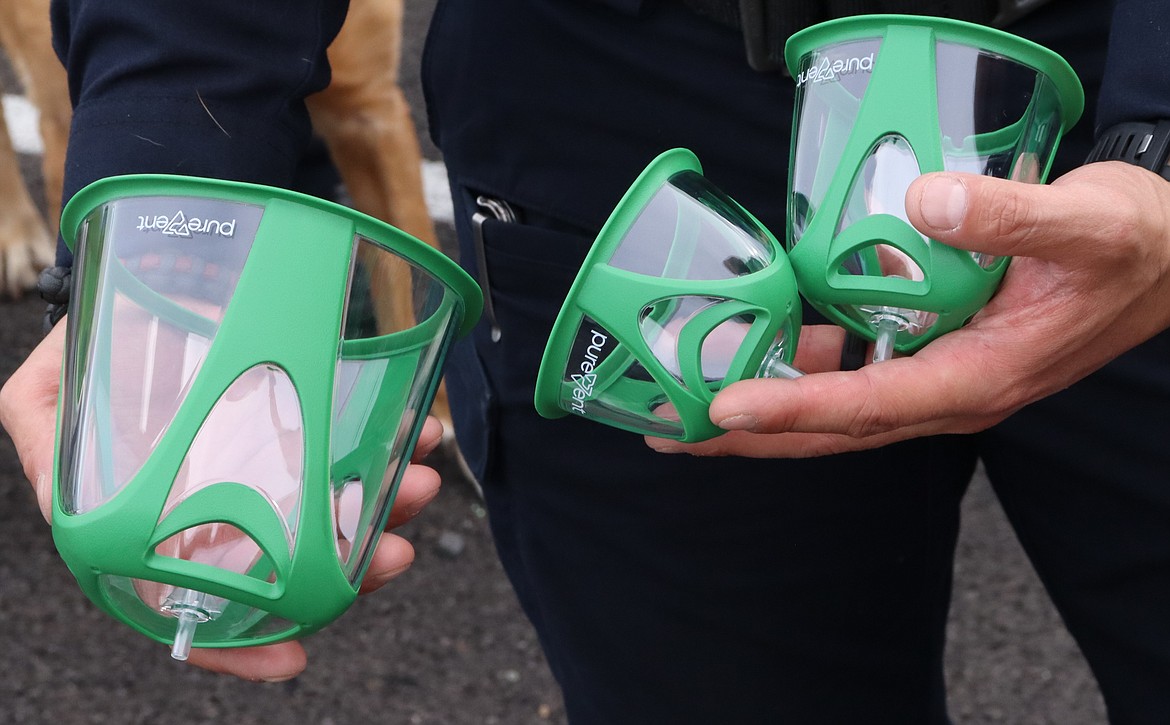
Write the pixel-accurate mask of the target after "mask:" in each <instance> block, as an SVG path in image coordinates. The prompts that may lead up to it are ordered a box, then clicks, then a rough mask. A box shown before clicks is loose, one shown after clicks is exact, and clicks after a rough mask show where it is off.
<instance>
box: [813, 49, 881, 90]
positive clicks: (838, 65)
mask: <svg viewBox="0 0 1170 725" xmlns="http://www.w3.org/2000/svg"><path fill="white" fill-rule="evenodd" d="M871 72H873V53H870V54H869V55H866V56H854V57H852V58H837V59H832V58H829V57H828V56H825V57H823V58H821V59H820V60H819V61H817V63H815V64H814V65H810V66H809V67H808V68H806V69H805V70H803V71H801V72H800V73H798V74H797V76H796V85H797V87H800V86H803V85H804V84H805V83H828V82H830V81H835V80H839V79H840V78H841V76H847V75H852V74H854V73H871Z"/></svg>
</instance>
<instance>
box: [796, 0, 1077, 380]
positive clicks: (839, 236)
mask: <svg viewBox="0 0 1170 725" xmlns="http://www.w3.org/2000/svg"><path fill="white" fill-rule="evenodd" d="M785 58H786V60H787V63H788V68H789V70H790V72H791V74H792V77H793V79H794V80H795V82H796V113H795V121H794V132H793V147H792V154H791V166H790V178H789V189H790V195H789V210H788V212H789V215H788V230H787V247H788V250H789V258H790V259H791V262H792V266H793V269H794V270H795V272H796V277H797V281H798V283H799V286H800V291H801V294H803V295H804V297H805V298H806V299H807V300H808V301H809V302H810V303H811V304H812V305H813V306H815V307H816V308H817V309H818V310H819V311H820V312H821V313H823V314H824V315H825V316H826V317H828V318H829V319H831V320H833V321H834V322H836V323H837V324H839V325H841V326H843V327H845V328H847V329H848V330H851V331H852V332H854V333H856V334H859V335H861V336H862V337H865V338H868V339H870V340H873V341H875V343H876V344H875V353H874V359H875V361H878V360H884V359H887V358H889V357H890V356H892V354H893V351H894V350H898V351H900V352H904V353H911V352H913V351H915V350H917V349H919V348H921V347H922V346H923V345H925V344H926V343H928V342H929V341H930V340H933V339H934V338H936V337H938V336H939V335H942V334H945V333H946V332H949V331H951V330H954V329H956V328H958V327H960V326H962V325H963V324H965V323H966V321H967V320H968V319H969V318H970V317H971V316H972V315H974V314H975V313H976V312H978V311H979V309H981V308H982V307H983V305H984V304H986V302H987V300H988V299H990V298H991V296H992V294H993V293H994V292H995V290H996V288H997V287H998V285H999V282H1000V279H1001V278H1002V276H1003V274H1004V271H1005V269H1006V267H1007V264H1008V259H1007V258H996V257H993V256H990V255H986V254H979V253H971V252H967V251H963V250H959V249H955V248H953V247H948V246H946V245H944V244H941V243H938V242H935V241H933V240H931V239H929V238H927V237H926V236H924V235H923V234H921V233H919V232H918V231H917V230H915V229H914V227H912V226H911V225H910V222H909V220H908V218H907V215H906V207H905V196H906V190H907V188H908V187H909V185H910V183H911V182H912V181H913V180H914V179H915V178H917V177H918V176H919V175H920V174H924V173H927V172H932V171H956V172H968V173H974V174H982V175H987V176H995V177H999V178H1004V179H1012V180H1015V181H1023V182H1028V183H1042V182H1043V181H1044V180H1045V178H1046V177H1047V174H1048V171H1049V168H1050V166H1051V164H1052V160H1053V157H1054V155H1055V152H1056V147H1057V143H1058V141H1059V140H1060V137H1061V136H1062V135H1063V134H1064V132H1065V131H1067V130H1068V129H1069V128H1070V127H1071V126H1072V125H1073V124H1074V123H1075V122H1076V121H1077V119H1078V118H1079V117H1080V115H1081V111H1082V108H1083V105H1084V95H1083V92H1082V90H1081V86H1080V82H1079V81H1078V80H1077V77H1076V75H1075V73H1074V72H1073V70H1072V69H1071V68H1070V67H1069V65H1068V63H1066V62H1065V61H1064V60H1063V59H1062V58H1061V57H1060V56H1058V55H1057V54H1055V53H1053V52H1051V51H1049V50H1047V49H1045V48H1043V47H1041V46H1038V45H1036V44H1035V43H1032V42H1030V41H1027V40H1024V39H1022V38H1018V37H1015V36H1013V35H1010V34H1008V33H1004V32H1001V31H998V30H994V29H991V28H986V27H983V26H979V25H972V24H969V23H964V22H960V21H955V20H948V19H945V18H933V17H931V18H927V17H916V16H900V15H875V16H857V17H850V18H844V19H841V20H833V21H829V22H826V23H822V24H819V25H816V26H813V27H810V28H807V29H805V30H802V31H800V32H799V33H796V34H795V35H793V36H792V37H791V38H790V39H789V40H788V43H787V45H786V46H785Z"/></svg>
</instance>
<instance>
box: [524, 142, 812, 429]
mask: <svg viewBox="0 0 1170 725" xmlns="http://www.w3.org/2000/svg"><path fill="white" fill-rule="evenodd" d="M799 331H800V298H799V296H798V295H797V292H796V280H795V277H794V276H793V274H792V269H791V268H790V267H789V265H788V260H787V258H786V256H785V254H784V250H783V247H781V245H780V243H779V242H778V241H777V240H776V238H775V237H774V236H772V234H771V233H770V232H769V231H768V230H767V229H765V228H764V226H763V225H762V224H760V223H759V221H757V220H756V219H755V218H754V217H753V216H752V215H751V214H749V213H748V212H747V211H746V210H744V209H743V208H742V207H741V206H740V205H739V204H737V203H736V202H735V201H733V200H732V199H731V198H729V197H728V196H727V195H725V194H724V193H722V192H721V191H720V190H719V189H718V188H717V187H716V186H715V185H713V184H712V183H711V182H710V181H709V180H708V179H707V178H706V177H705V176H703V173H702V167H701V166H700V164H699V161H698V159H697V158H696V157H695V155H694V154H693V153H691V152H690V151H687V150H685V149H673V150H670V151H667V152H665V153H663V154H661V155H660V156H659V157H658V158H656V159H654V160H653V161H652V162H651V163H650V164H649V166H647V167H646V169H645V170H644V171H643V172H642V173H641V175H639V176H638V178H637V179H636V180H635V181H634V183H633V185H632V186H631V187H630V189H629V190H628V191H627V192H626V194H625V195H624V196H623V197H622V199H621V201H620V202H619V203H618V205H617V207H616V208H615V209H614V211H613V213H612V214H611V215H610V217H609V219H608V221H606V223H605V225H604V226H603V227H602V229H601V232H600V233H599V234H598V236H597V239H596V241H595V242H594V244H593V247H592V248H591V249H590V251H589V254H588V255H587V256H586V258H585V261H584V263H583V264H582V267H581V270H580V272H579V273H578V275H577V278H576V280H574V282H573V286H572V287H571V288H570V291H569V294H568V296H567V298H566V300H565V303H564V305H563V307H562V308H561V311H560V314H559V315H558V316H557V320H556V323H555V324H554V326H553V331H552V334H551V335H550V338H549V342H548V345H547V347H546V348H545V353H544V358H543V360H542V361H541V366H540V373H539V376H538V378H537V383H536V400H535V402H536V409H537V411H538V412H539V413H540V414H541V415H543V416H545V417H546V418H559V417H563V416H566V415H570V414H574V415H580V416H583V417H585V418H588V419H590V420H596V421H599V422H601V423H605V424H607V425H611V426H615V427H617V428H621V429H624V430H629V431H633V432H637V433H642V434H644V435H654V436H661V437H667V438H676V439H679V440H683V441H699V440H705V439H708V438H713V437H715V436H717V435H720V434H721V433H723V431H722V430H721V429H720V428H718V427H717V426H716V425H715V424H713V423H712V422H711V421H710V419H709V418H708V415H707V410H708V408H709V407H710V405H711V401H712V400H713V399H714V396H715V394H716V393H717V392H718V391H719V390H720V389H721V388H722V387H723V386H724V385H726V384H729V383H732V382H735V381H737V380H741V379H744V378H750V377H795V376H798V375H800V372H799V371H797V370H796V369H795V368H793V367H792V366H791V364H790V363H791V362H792V357H793V355H794V353H795V351H796V342H797V336H798V335H799Z"/></svg>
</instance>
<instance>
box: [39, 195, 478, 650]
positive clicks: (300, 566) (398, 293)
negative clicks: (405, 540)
mask: <svg viewBox="0 0 1170 725" xmlns="http://www.w3.org/2000/svg"><path fill="white" fill-rule="evenodd" d="M61 228H62V232H63V233H64V236H65V238H66V239H69V240H71V241H72V246H73V248H74V250H75V252H76V262H75V271H74V275H73V290H72V300H73V302H72V306H71V310H70V314H69V316H68V330H67V339H68V341H67V345H66V350H65V360H64V366H63V374H62V393H61V400H60V410H59V424H58V447H57V461H56V467H55V475H54V496H53V535H54V538H55V541H56V544H57V547H58V549H59V550H60V552H61V556H62V557H63V558H64V560H65V562H66V564H68V566H69V568H70V570H71V571H72V572H73V574H74V576H75V577H76V578H77V581H78V582H79V584H80V585H81V588H82V589H83V590H84V592H85V593H86V595H87V596H88V597H89V598H90V599H91V600H93V601H94V602H95V603H96V604H97V605H98V606H99V607H101V608H102V609H103V610H105V611H106V612H108V613H109V614H111V615H113V616H114V617H115V618H117V619H119V620H121V621H123V622H125V623H126V624H128V625H130V626H131V627H133V628H134V629H136V630H138V631H140V632H142V633H144V634H146V635H147V636H149V637H151V638H153V639H155V640H158V641H160V642H164V643H167V644H170V645H172V655H173V656H174V657H175V658H176V659H185V658H186V657H187V653H188V652H189V650H190V648H191V647H192V646H195V647H237V646H245V645H257V644H266V643H271V642H277V641H282V640H285V639H290V638H293V637H297V636H302V635H305V634H308V633H310V632H312V631H315V630H317V629H319V628H321V627H323V626H325V625H326V624H328V623H329V622H330V621H332V620H333V619H335V618H336V617H338V616H340V615H341V613H342V612H344V611H345V609H346V608H347V607H348V606H349V605H350V603H351V602H352V601H353V599H354V597H355V596H356V593H357V589H358V586H359V584H360V582H361V579H362V577H363V575H364V574H365V570H366V568H367V566H368V564H369V562H370V558H371V554H372V552H373V547H374V544H376V542H377V539H378V533H379V532H380V531H381V530H382V528H383V527H384V525H385V522H386V519H387V517H388V515H389V511H390V506H391V504H392V502H393V500H394V494H395V491H396V488H397V486H398V482H399V480H400V479H401V476H402V474H403V471H404V470H405V468H406V464H407V462H408V461H409V459H410V454H411V451H412V450H413V448H414V445H415V443H416V441H417V439H418V436H419V433H420V431H421V429H422V425H423V421H424V419H425V413H426V411H427V410H428V408H429V406H430V403H431V400H432V398H433V396H434V392H435V389H436V387H437V386H438V383H439V368H440V365H441V363H442V361H443V359H444V357H445V355H446V353H447V350H448V348H449V346H450V344H451V342H452V340H453V339H454V338H455V337H456V336H457V335H459V334H462V333H465V332H466V331H467V330H468V329H469V328H470V327H471V325H473V324H474V322H475V321H476V319H477V318H478V316H479V312H480V308H481V305H482V298H481V296H480V293H479V290H478V288H477V287H476V285H475V283H474V282H472V280H471V279H470V278H469V277H468V276H467V275H466V274H465V273H463V272H462V270H460V269H459V268H458V267H457V266H456V265H455V264H454V263H453V262H452V261H451V260H449V259H448V258H446V257H445V256H443V255H442V254H441V253H440V252H438V251H437V250H435V249H433V248H431V247H429V246H427V245H426V244H424V243H422V242H420V241H418V240H416V239H414V238H413V237H410V236H409V235H407V234H405V233H403V232H401V231H399V230H398V229H395V228H393V227H391V226H389V225H387V224H384V223H382V222H379V221H377V220H375V219H373V218H370V217H367V216H365V215H362V214H359V213H357V212H354V211H353V210H350V209H347V208H345V207H342V206H339V205H336V204H332V203H330V202H326V201H322V200H319V199H314V198H312V197H308V196H304V195H301V194H296V193H293V192H289V191H284V190H280V189H273V188H267V187H262V186H256V185H250V184H242V183H233V182H225V181H216V180H209V179H194V178H187V177H178V176H125V177H113V178H109V179H104V180H102V181H98V182H96V183H94V184H91V185H90V186H88V187H86V188H85V189H83V190H82V191H81V192H79V193H78V194H77V195H76V196H75V197H74V198H73V199H72V200H71V201H70V202H69V204H68V205H67V206H66V208H65V210H64V213H63V220H62V225H61Z"/></svg>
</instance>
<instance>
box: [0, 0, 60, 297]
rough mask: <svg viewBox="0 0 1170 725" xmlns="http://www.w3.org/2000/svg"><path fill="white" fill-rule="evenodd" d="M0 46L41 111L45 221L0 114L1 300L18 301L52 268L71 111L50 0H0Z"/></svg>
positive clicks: (28, 94) (32, 100)
mask: <svg viewBox="0 0 1170 725" xmlns="http://www.w3.org/2000/svg"><path fill="white" fill-rule="evenodd" d="M0 43H3V44H4V49H5V51H7V54H8V58H9V60H10V61H11V62H12V66H13V68H14V69H15V70H16V72H17V73H18V74H19V76H20V80H21V82H22V83H23V84H24V87H25V92H26V94H27V96H28V98H29V100H30V101H31V102H32V103H33V105H34V106H36V107H37V109H39V111H40V132H41V138H42V139H43V141H44V147H45V152H44V158H43V159H42V163H41V168H42V172H43V174H44V178H45V209H46V210H47V222H46V217H42V216H41V213H40V211H38V206H37V204H36V203H35V202H34V201H33V199H32V197H31V196H30V195H29V191H28V189H27V187H26V186H25V184H24V180H23V178H22V177H21V174H20V163H19V161H18V159H17V156H16V151H15V150H14V149H13V147H12V142H11V140H10V139H9V135H8V126H7V124H6V123H5V121H4V117H3V114H0V131H2V133H0V295H2V296H8V297H18V296H20V295H21V294H22V293H23V292H25V291H26V290H29V289H31V288H32V287H33V285H35V284H36V281H37V275H38V274H39V273H40V271H41V270H42V269H44V268H45V267H48V266H50V265H52V263H53V256H54V251H53V250H54V246H55V243H56V238H57V223H58V218H59V216H60V213H61V184H62V179H63V176H64V172H65V144H66V142H67V141H68V138H69V119H70V118H71V116H72V109H71V108H70V106H69V89H68V85H67V83H66V80H65V69H64V68H62V67H61V64H60V63H59V62H58V61H57V56H56V55H54V53H53V49H52V46H51V44H50V31H49V1H48V0H0Z"/></svg>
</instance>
